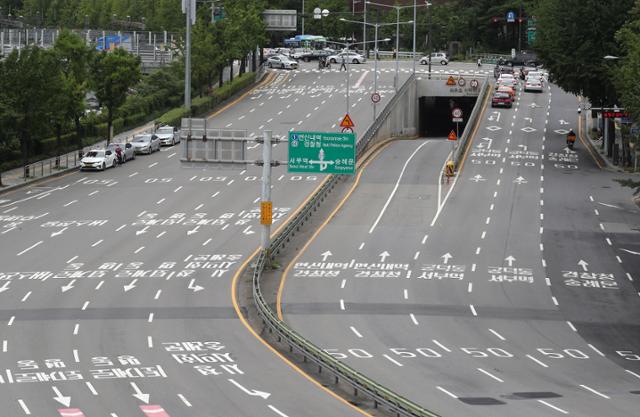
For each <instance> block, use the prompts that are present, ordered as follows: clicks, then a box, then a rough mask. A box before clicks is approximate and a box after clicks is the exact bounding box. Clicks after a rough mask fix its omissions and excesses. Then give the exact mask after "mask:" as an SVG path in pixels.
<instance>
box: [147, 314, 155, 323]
mask: <svg viewBox="0 0 640 417" xmlns="http://www.w3.org/2000/svg"><path fill="white" fill-rule="evenodd" d="M153 316H154V314H153V313H149V318H148V319H147V321H148V322H149V323H153Z"/></svg>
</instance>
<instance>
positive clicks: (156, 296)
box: [153, 290, 162, 300]
mask: <svg viewBox="0 0 640 417" xmlns="http://www.w3.org/2000/svg"><path fill="white" fill-rule="evenodd" d="M160 294H162V290H158V291H157V292H156V295H155V296H154V297H153V299H154V300H157V299H158V298H160Z"/></svg>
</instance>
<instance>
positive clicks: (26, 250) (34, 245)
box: [16, 240, 42, 256]
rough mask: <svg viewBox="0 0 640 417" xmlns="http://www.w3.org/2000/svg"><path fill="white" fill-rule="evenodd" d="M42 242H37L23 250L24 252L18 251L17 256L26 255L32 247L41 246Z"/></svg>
mask: <svg viewBox="0 0 640 417" xmlns="http://www.w3.org/2000/svg"><path fill="white" fill-rule="evenodd" d="M41 244H42V240H41V241H40V242H38V243H35V244H33V245H31V246H29V247H28V248H27V249H25V250H23V251H22V252H20V253H18V254H17V255H16V256H21V255H24V254H25V253H27V252H29V251H30V250H31V249H33V248H36V247H38V246H40V245H41Z"/></svg>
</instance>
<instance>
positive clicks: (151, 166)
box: [149, 162, 158, 168]
mask: <svg viewBox="0 0 640 417" xmlns="http://www.w3.org/2000/svg"><path fill="white" fill-rule="evenodd" d="M156 165H158V163H157V162H154V163H153V164H151V165H149V168H153V167H154V166H156Z"/></svg>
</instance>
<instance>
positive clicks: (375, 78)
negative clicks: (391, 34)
mask: <svg viewBox="0 0 640 417" xmlns="http://www.w3.org/2000/svg"><path fill="white" fill-rule="evenodd" d="M365 4H366V3H365ZM340 21H342V22H349V23H361V22H359V21H357V20H348V19H344V18H341V19H340ZM362 24H363V25H366V26H373V27H374V28H375V32H374V33H375V35H374V41H373V42H374V45H373V62H374V69H373V92H374V93H377V92H378V28H379V27H381V26H390V25H395V23H377V22H376V23H367V22H362ZM390 40H391V39H389V38H386V39H382V42H388V41H390ZM369 42H371V41H369ZM363 43H366V42H363ZM376 110H377V103H375V102H374V103H373V120H376Z"/></svg>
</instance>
